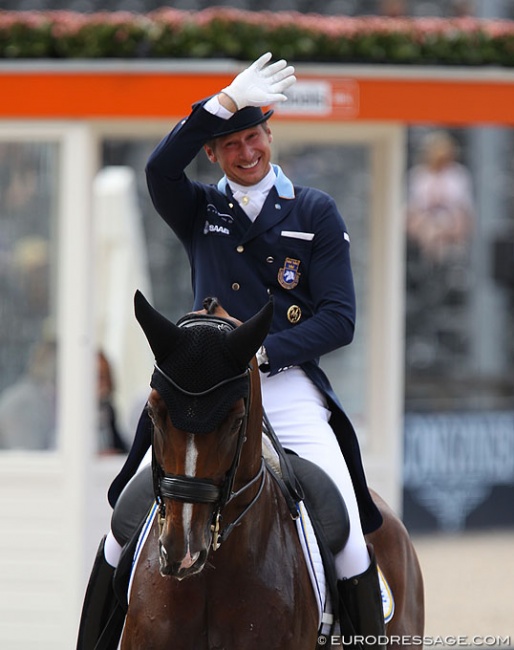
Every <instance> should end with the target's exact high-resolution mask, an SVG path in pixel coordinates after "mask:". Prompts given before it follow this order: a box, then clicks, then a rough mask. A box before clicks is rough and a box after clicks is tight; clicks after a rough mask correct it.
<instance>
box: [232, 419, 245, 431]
mask: <svg viewBox="0 0 514 650" xmlns="http://www.w3.org/2000/svg"><path fill="white" fill-rule="evenodd" d="M242 424H243V418H242V417H240V418H237V419H236V420H234V422H233V423H232V427H231V428H230V433H237V432H238V431H239V429H240V428H241V425H242Z"/></svg>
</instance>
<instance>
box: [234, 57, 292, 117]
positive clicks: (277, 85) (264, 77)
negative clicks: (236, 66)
mask: <svg viewBox="0 0 514 650" xmlns="http://www.w3.org/2000/svg"><path fill="white" fill-rule="evenodd" d="M270 59H271V52H266V54H263V55H262V56H261V57H260V58H258V59H257V61H254V63H252V65H251V66H250V67H249V68H246V70H243V72H241V73H239V74H238V75H237V77H236V78H235V79H234V81H233V82H232V83H231V84H230V86H227V87H226V88H223V90H222V91H221V92H223V93H225V95H228V96H229V97H230V99H231V100H232V101H233V102H234V104H235V105H236V106H237V110H240V109H241V108H244V107H245V106H269V105H270V104H274V103H276V102H285V101H286V100H287V97H286V96H285V95H284V94H283V92H284V90H286V89H287V88H289V86H292V85H293V84H294V83H295V81H296V77H295V76H294V68H293V66H292V65H287V61H284V59H281V60H280V61H277V62H276V63H272V64H271V65H268V66H266V64H267V63H268V61H269V60H270Z"/></svg>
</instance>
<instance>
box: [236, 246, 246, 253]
mask: <svg viewBox="0 0 514 650" xmlns="http://www.w3.org/2000/svg"><path fill="white" fill-rule="evenodd" d="M244 249H245V247H244V246H238V247H237V248H236V251H237V252H238V253H242V252H243V251H244Z"/></svg>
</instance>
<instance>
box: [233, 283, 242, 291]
mask: <svg viewBox="0 0 514 650" xmlns="http://www.w3.org/2000/svg"><path fill="white" fill-rule="evenodd" d="M240 288H241V286H240V284H239V282H234V283H233V284H232V289H233V290H234V291H239V289H240Z"/></svg>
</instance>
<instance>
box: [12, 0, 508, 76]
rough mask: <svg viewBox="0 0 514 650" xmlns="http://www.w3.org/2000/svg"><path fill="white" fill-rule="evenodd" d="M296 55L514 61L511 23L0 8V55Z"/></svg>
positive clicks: (374, 60)
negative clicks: (80, 11) (92, 12)
mask: <svg viewBox="0 0 514 650" xmlns="http://www.w3.org/2000/svg"><path fill="white" fill-rule="evenodd" d="M268 50H269V51H271V52H273V55H274V57H275V58H285V59H287V60H288V61H291V62H295V61H297V62H300V61H309V62H313V63H314V62H330V63H349V64H351V63H364V64H366V63H370V64H403V65H406V64H408V65H461V66H462V65H469V66H480V65H497V66H509V67H511V66H513V65H514V22H512V21H493V20H480V19H475V18H463V19H454V20H448V19H438V18H417V19H415V18H399V19H392V18H384V17H378V16H364V17H358V18H350V17H347V16H320V15H317V14H300V13H295V12H277V13H271V12H249V11H239V10H236V9H228V8H223V7H218V8H212V9H206V10H204V11H200V12H188V11H179V10H175V9H166V8H164V9H161V10H158V11H154V12H151V13H148V14H145V15H138V14H133V13H130V12H110V13H109V12H102V13H96V14H79V13H74V12H66V11H54V12H24V11H20V12H15V11H11V12H7V11H0V58H3V59H34V58H49V59H76V58H82V59H100V58H104V59H109V58H124V59H127V58H128V59H130V58H154V59H155V58H160V59H168V58H173V59H177V58H192V59H210V58H230V59H236V60H241V61H250V60H253V59H255V58H257V57H258V56H260V55H261V54H262V53H263V52H265V51H268Z"/></svg>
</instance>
